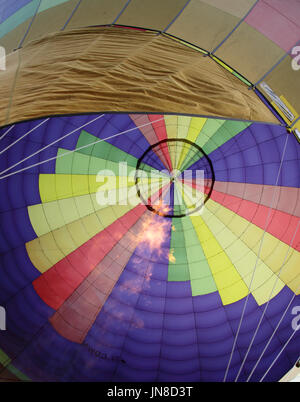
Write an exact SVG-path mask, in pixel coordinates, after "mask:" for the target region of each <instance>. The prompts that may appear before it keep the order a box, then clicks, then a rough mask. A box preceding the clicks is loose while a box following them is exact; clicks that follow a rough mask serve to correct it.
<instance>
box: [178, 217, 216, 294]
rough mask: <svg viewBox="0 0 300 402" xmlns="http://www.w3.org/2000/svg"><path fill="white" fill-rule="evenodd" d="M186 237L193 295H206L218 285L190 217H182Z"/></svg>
mask: <svg viewBox="0 0 300 402" xmlns="http://www.w3.org/2000/svg"><path fill="white" fill-rule="evenodd" d="M181 221H182V228H183V232H184V237H185V247H186V253H187V259H188V268H189V276H190V278H191V288H192V295H193V296H198V295H205V294H208V293H212V292H215V291H217V287H216V284H215V281H214V278H213V275H212V273H211V270H210V268H209V265H208V262H207V260H206V257H205V255H204V253H203V249H202V247H201V244H200V243H199V239H198V236H197V233H196V232H195V229H194V226H193V223H192V221H191V219H190V217H188V216H187V217H185V218H182V219H181Z"/></svg>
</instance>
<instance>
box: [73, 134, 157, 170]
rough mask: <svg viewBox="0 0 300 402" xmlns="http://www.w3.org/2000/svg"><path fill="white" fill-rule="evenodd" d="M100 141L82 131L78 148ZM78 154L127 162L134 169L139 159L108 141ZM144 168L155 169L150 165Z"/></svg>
mask: <svg viewBox="0 0 300 402" xmlns="http://www.w3.org/2000/svg"><path fill="white" fill-rule="evenodd" d="M98 140H99V138H98V137H95V136H93V135H91V134H89V133H87V132H86V131H84V130H82V132H81V134H80V136H79V138H78V142H77V145H76V148H79V147H82V146H84V145H87V144H92V143H94V142H96V141H98ZM78 152H80V153H83V154H85V155H92V156H94V157H96V158H100V159H105V160H109V161H112V162H117V163H119V162H127V164H128V165H130V166H133V167H134V168H135V167H136V164H137V159H136V158H135V157H134V156H132V155H130V154H128V153H126V152H124V151H122V150H121V149H119V148H117V147H115V146H114V145H111V144H109V143H108V142H106V141H101V142H98V143H97V144H95V145H93V146H90V147H87V148H83V149H80V150H79V151H78ZM142 168H143V170H145V171H150V170H151V169H153V168H151V167H150V166H148V165H143V167H142Z"/></svg>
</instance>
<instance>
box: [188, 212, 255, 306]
mask: <svg viewBox="0 0 300 402" xmlns="http://www.w3.org/2000/svg"><path fill="white" fill-rule="evenodd" d="M190 219H191V220H192V222H193V225H194V228H195V231H196V233H197V236H198V238H199V241H200V244H201V246H202V248H203V251H204V254H205V256H206V258H207V262H208V264H209V267H210V269H211V272H212V274H213V277H214V281H215V283H216V285H217V288H218V291H219V293H220V297H221V299H222V302H223V304H231V303H234V302H236V301H238V300H240V299H242V298H243V297H245V296H247V294H248V288H247V286H246V285H245V283H244V282H243V280H242V279H241V277H240V275H239V274H238V272H237V270H236V269H235V267H234V265H233V264H232V262H231V261H230V259H229V258H228V256H227V254H226V253H225V252H224V250H223V249H222V247H221V246H220V244H219V243H218V241H217V240H216V238H215V236H214V235H213V234H212V232H211V231H210V230H209V228H208V226H207V225H206V224H205V223H204V221H203V219H202V218H201V217H200V216H191V218H190Z"/></svg>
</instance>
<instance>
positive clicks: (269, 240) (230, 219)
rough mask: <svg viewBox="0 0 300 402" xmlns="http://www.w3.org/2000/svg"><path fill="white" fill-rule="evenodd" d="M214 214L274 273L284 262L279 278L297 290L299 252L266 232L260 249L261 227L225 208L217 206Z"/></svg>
mask: <svg viewBox="0 0 300 402" xmlns="http://www.w3.org/2000/svg"><path fill="white" fill-rule="evenodd" d="M211 201H212V200H209V203H211ZM207 205H208V204H207ZM214 214H215V215H216V216H217V217H218V218H219V219H221V220H222V222H223V223H224V224H225V225H226V226H227V227H228V229H230V230H231V231H232V233H234V234H235V235H236V236H237V237H238V238H240V239H241V240H242V241H243V242H244V243H245V244H246V245H247V246H248V248H249V249H251V250H252V251H253V252H254V253H255V254H256V255H257V254H258V253H259V258H260V260H261V261H263V262H264V263H265V264H266V266H268V267H269V268H270V269H271V270H272V271H273V272H274V273H276V274H278V273H279V270H280V269H281V267H282V264H283V263H284V266H283V268H282V271H281V273H280V276H279V277H280V280H281V281H282V282H284V283H285V284H286V285H287V286H289V287H290V289H291V290H292V291H294V292H299V289H297V287H296V286H295V284H296V283H297V280H298V282H299V278H300V275H299V269H298V267H299V262H300V253H299V252H298V251H297V250H295V249H290V250H289V246H288V245H287V244H285V243H283V242H281V241H280V240H278V239H277V238H276V237H274V236H272V235H271V234H269V233H267V232H266V233H265V234H264V239H263V243H262V247H261V249H260V243H261V239H262V236H263V233H264V231H263V230H262V229H261V228H259V227H257V226H255V225H253V224H251V223H250V222H249V221H247V220H246V219H244V218H242V217H240V216H238V215H236V214H235V213H234V212H232V211H230V210H229V209H227V208H221V207H219V208H217V209H216V210H215V211H214ZM259 250H260V252H259ZM286 255H287V256H288V258H286ZM297 278H298V279H297ZM295 279H296V280H295Z"/></svg>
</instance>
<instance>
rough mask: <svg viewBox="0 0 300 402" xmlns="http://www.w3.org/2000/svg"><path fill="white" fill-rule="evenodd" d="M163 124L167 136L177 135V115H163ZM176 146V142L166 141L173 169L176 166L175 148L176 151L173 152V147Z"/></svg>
mask: <svg viewBox="0 0 300 402" xmlns="http://www.w3.org/2000/svg"><path fill="white" fill-rule="evenodd" d="M165 125H166V131H167V137H168V139H170V138H177V135H178V116H173V115H169V116H165ZM176 146H177V143H173V144H172V143H168V149H169V155H170V159H171V163H172V167H173V169H174V168H175V167H176V155H177V148H176V152H174V148H175V147H176Z"/></svg>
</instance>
